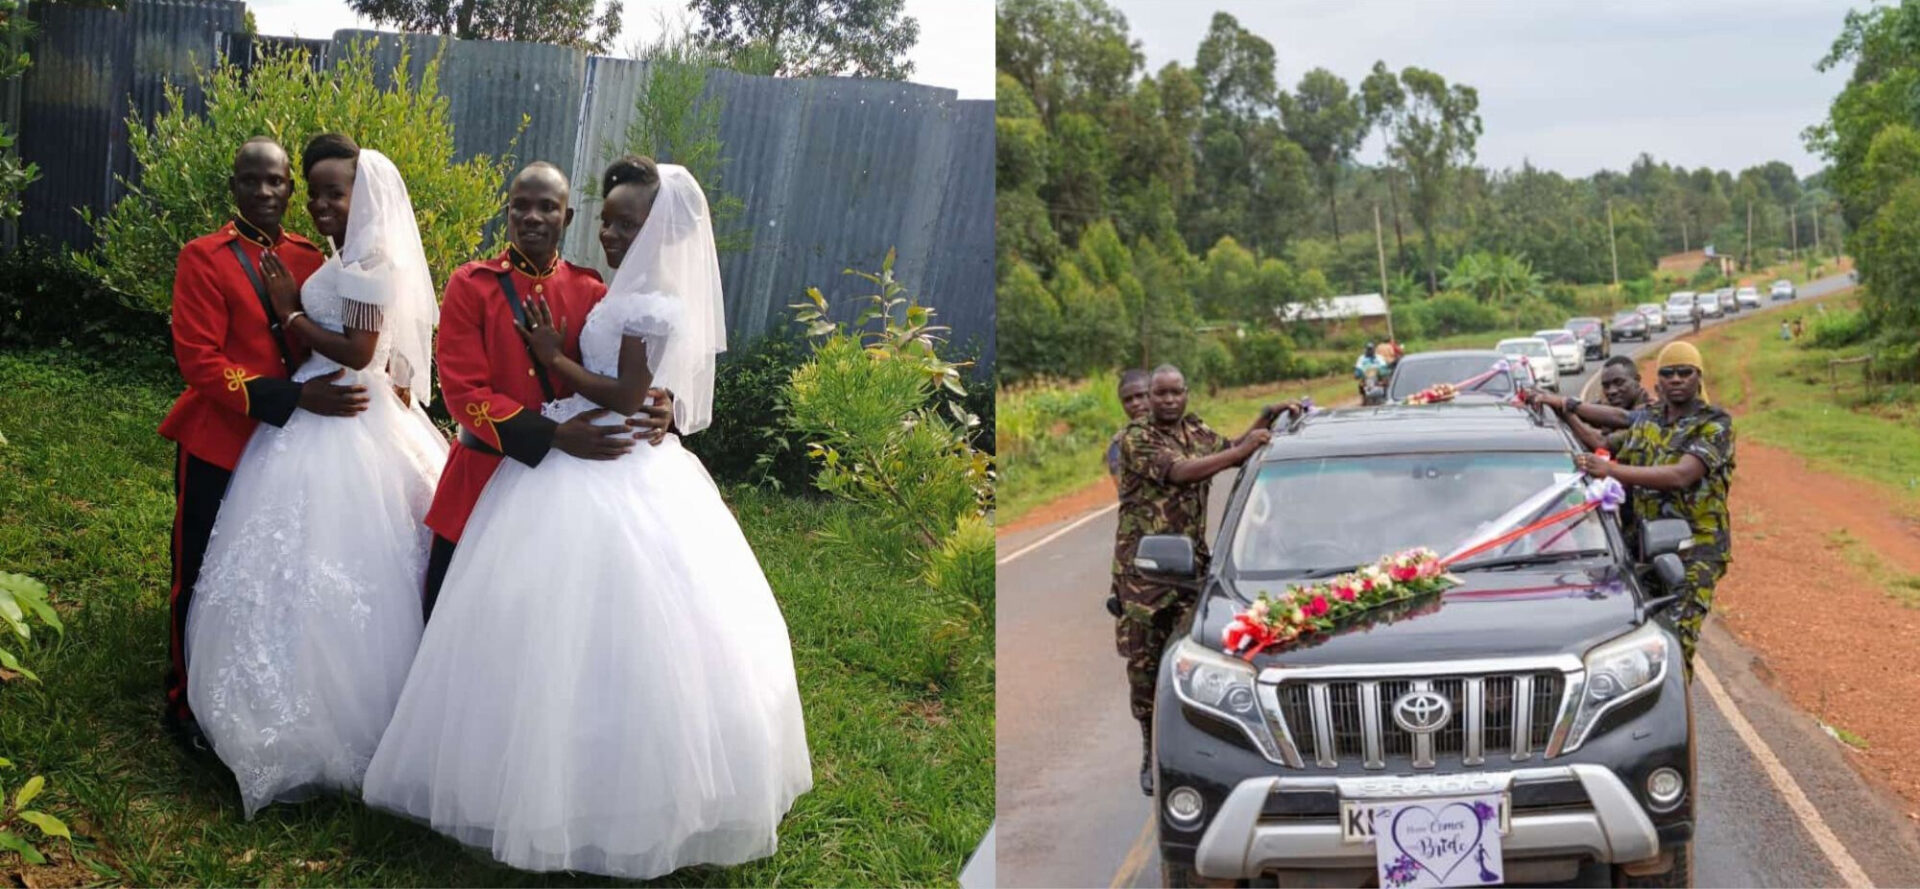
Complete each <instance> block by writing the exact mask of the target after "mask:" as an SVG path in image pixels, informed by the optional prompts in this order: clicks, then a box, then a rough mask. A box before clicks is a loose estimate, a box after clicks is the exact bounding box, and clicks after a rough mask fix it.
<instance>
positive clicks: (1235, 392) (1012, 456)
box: [994, 374, 1354, 526]
mask: <svg viewBox="0 0 1920 889" xmlns="http://www.w3.org/2000/svg"><path fill="white" fill-rule="evenodd" d="M1353 387H1354V383H1353V380H1352V379H1351V378H1350V377H1347V376H1329V377H1319V378H1315V379H1310V380H1288V381H1285V382H1280V383H1269V384H1264V385H1259V386H1241V387H1235V388H1226V389H1220V390H1219V391H1217V392H1211V393H1210V392H1207V391H1205V390H1204V389H1203V388H1201V387H1195V388H1194V389H1193V391H1192V395H1191V399H1190V403H1189V410H1191V411H1192V412H1193V413H1196V414H1198V415H1200V417H1202V418H1203V419H1205V420H1206V421H1207V423H1208V424H1209V425H1211V426H1213V427H1214V428H1215V429H1217V430H1219V431H1220V432H1221V433H1222V434H1225V435H1233V436H1238V435H1239V434H1240V433H1242V432H1245V431H1246V429H1247V427H1248V426H1250V425H1251V424H1252V423H1253V421H1254V419H1255V418H1256V417H1258V416H1259V415H1260V408H1262V407H1264V406H1266V405H1268V404H1271V403H1273V402H1275V401H1291V400H1294V399H1297V398H1300V397H1301V396H1303V395H1310V396H1312V397H1313V400H1314V403H1315V404H1318V405H1320V406H1323V407H1329V406H1332V405H1334V404H1338V403H1341V402H1342V401H1345V400H1348V399H1351V398H1352V397H1353V395H1354V388H1353ZM994 420H995V424H994V425H995V429H994V443H995V446H996V447H997V449H998V453H997V455H996V456H997V457H998V460H999V464H1000V476H999V480H998V485H997V486H996V488H995V490H994V505H995V509H996V516H995V518H996V520H997V521H998V522H999V523H1000V524H1001V525H1003V526H1004V525H1006V524H1007V523H1009V522H1012V521H1014V520H1016V519H1018V518H1020V517H1021V516H1022V515H1025V514H1026V513H1027V512H1029V511H1031V510H1033V509H1034V508H1036V507H1038V506H1041V505H1043V504H1046V503H1048V502H1050V501H1052V500H1054V499H1056V498H1059V497H1062V496H1064V495H1067V494H1071V493H1073V492H1075V491H1079V490H1081V489H1083V488H1085V487H1087V486H1088V485H1092V484H1095V483H1097V482H1099V481H1100V480H1101V479H1102V478H1103V477H1105V476H1106V473H1107V466H1106V454H1107V442H1108V441H1109V440H1110V439H1112V437H1113V434H1114V433H1115V432H1118V431H1119V430H1120V427H1121V426H1123V425H1125V422H1126V413H1125V412H1124V411H1122V410H1121V409H1120V396H1119V393H1118V391H1117V380H1116V378H1115V376H1114V375H1113V374H1102V375H1098V376H1095V377H1093V378H1091V379H1086V380H1077V381H1073V382H1060V381H1047V382H1041V383H1036V384H1031V385H1024V386H1020V387H1017V388H1013V389H1002V390H1000V391H999V392H998V393H997V395H996V399H995V405H994Z"/></svg>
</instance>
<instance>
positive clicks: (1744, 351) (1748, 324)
mask: <svg viewBox="0 0 1920 889" xmlns="http://www.w3.org/2000/svg"><path fill="white" fill-rule="evenodd" d="M1801 303H1802V305H1798V306H1795V307H1793V308H1789V309H1785V310H1782V311H1779V312H1773V313H1769V314H1767V315H1763V316H1759V317H1755V318H1750V319H1742V320H1739V321H1735V322H1733V323H1731V324H1728V325H1725V326H1724V327H1721V328H1719V329H1717V330H1715V331H1712V332H1711V333H1710V335H1708V336H1705V337H1703V338H1702V339H1701V346H1702V356H1703V357H1704V358H1705V360H1706V364H1707V394H1708V395H1709V397H1710V399H1711V400H1712V401H1713V402H1714V403H1716V404H1720V405H1726V406H1733V407H1739V408H1742V409H1743V410H1744V413H1743V414H1742V415H1741V416H1740V417H1739V418H1738V420H1737V421H1736V422H1735V425H1734V430H1735V434H1736V436H1737V440H1738V441H1759V442H1764V443H1766V444H1769V445H1773V446H1776V447H1781V448H1785V449H1787V450H1790V451H1792V452H1794V453H1796V454H1799V455H1800V456H1802V457H1804V458H1806V459H1807V460H1808V461H1809V462H1810V463H1812V464H1813V465H1814V466H1815V467H1817V468H1819V469H1820V470H1822V471H1826V472H1833V473H1837V474H1841V475H1846V476H1851V477H1853V478H1857V479H1861V480H1864V481H1868V482H1873V483H1875V484H1877V485H1879V486H1881V487H1882V488H1884V489H1885V490H1886V491H1887V492H1888V493H1889V495H1890V498H1891V499H1892V500H1893V501H1894V502H1895V504H1896V505H1897V506H1900V507H1903V508H1905V509H1907V510H1909V511H1912V510H1915V509H1920V425H1916V424H1915V422H1914V420H1915V418H1916V417H1920V391H1916V390H1915V388H1914V387H1912V386H1882V387H1879V389H1878V391H1877V396H1876V398H1875V399H1873V400H1872V401H1868V400H1866V399H1865V398H1864V392H1863V390H1862V388H1861V386H1860V384H1859V368H1858V367H1853V368H1842V381H1843V383H1844V382H1845V381H1846V380H1847V379H1848V377H1847V376H1846V375H1847V374H1851V379H1852V383H1851V384H1850V385H1843V386H1842V388H1841V392H1840V394H1839V395H1838V396H1836V395H1835V394H1834V392H1833V390H1832V388H1830V386H1829V385H1828V377H1827V362H1828V360H1830V359H1834V358H1850V357H1854V356H1857V355H1861V354H1865V352H1866V351H1867V348H1868V347H1867V346H1864V345H1863V346H1853V347H1848V348H1844V349H1820V348H1814V347H1812V346H1811V344H1810V343H1808V342H1807V340H1805V339H1802V340H1796V341H1794V342H1786V341H1783V340H1781V339H1780V322H1781V321H1782V320H1790V319H1792V318H1793V317H1795V316H1796V315H1797V316H1802V317H1804V318H1805V319H1806V320H1807V322H1808V323H1807V325H1806V326H1807V328H1808V329H1809V331H1810V330H1811V329H1812V327H1813V325H1812V320H1813V318H1814V316H1815V315H1816V314H1818V312H1819V308H1818V307H1819V305H1821V304H1823V303H1824V304H1825V305H1826V306H1827V307H1828V311H1840V310H1844V309H1850V308H1853V307H1854V306H1855V305H1856V304H1857V297H1855V296H1853V295H1851V294H1837V295H1834V296H1831V297H1823V298H1821V299H1818V300H1802V301H1801ZM1736 454H1737V451H1736ZM1736 459H1737V456H1736Z"/></svg>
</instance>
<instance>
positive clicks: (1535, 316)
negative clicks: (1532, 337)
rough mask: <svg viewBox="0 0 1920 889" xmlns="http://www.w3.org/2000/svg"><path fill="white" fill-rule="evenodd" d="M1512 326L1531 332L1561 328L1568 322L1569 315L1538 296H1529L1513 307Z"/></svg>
mask: <svg viewBox="0 0 1920 889" xmlns="http://www.w3.org/2000/svg"><path fill="white" fill-rule="evenodd" d="M1511 317H1512V322H1511V323H1512V325H1513V326H1514V327H1523V328H1528V329H1531V330H1541V329H1544V328H1548V327H1559V326H1560V325H1561V324H1562V323H1564V322H1565V321H1566V317H1567V313H1566V311H1565V310H1563V309H1561V308H1560V307H1559V306H1556V305H1554V304H1553V303H1550V302H1548V301H1546V300H1544V299H1541V298H1540V297H1537V296H1529V297H1527V298H1526V299H1523V300H1521V301H1520V302H1519V303H1518V304H1517V305H1515V306H1514V307H1513V312H1512V315H1511Z"/></svg>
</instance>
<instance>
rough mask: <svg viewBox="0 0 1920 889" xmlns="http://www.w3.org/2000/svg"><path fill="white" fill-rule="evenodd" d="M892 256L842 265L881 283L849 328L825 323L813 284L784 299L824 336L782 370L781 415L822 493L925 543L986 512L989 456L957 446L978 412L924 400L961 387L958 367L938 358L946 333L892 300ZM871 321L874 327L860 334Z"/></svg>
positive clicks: (898, 296)
mask: <svg viewBox="0 0 1920 889" xmlns="http://www.w3.org/2000/svg"><path fill="white" fill-rule="evenodd" d="M893 262H894V253H893V251H888V253H887V258H886V261H885V262H884V264H883V265H882V266H881V271H880V273H879V274H877V275H874V274H867V273H864V272H852V271H851V270H849V272H850V273H851V274H856V275H858V276H859V277H861V278H864V279H866V280H868V281H870V282H872V283H874V284H877V285H879V287H880V292H879V293H878V294H875V295H873V296H872V297H871V301H872V303H873V306H872V307H871V308H869V309H867V310H866V311H864V312H862V313H861V315H860V317H859V319H858V320H857V321H855V322H854V323H853V325H852V326H851V327H850V328H843V327H842V326H841V325H840V324H838V323H836V322H833V321H829V320H827V318H826V313H827V303H826V298H825V297H823V296H821V295H820V291H819V290H818V289H817V288H808V290H807V297H808V299H809V302H805V303H800V304H798V305H796V306H794V308H795V309H796V310H797V315H796V317H797V318H798V320H799V321H800V322H801V323H802V324H805V325H807V332H808V335H810V336H824V337H826V340H825V341H824V342H822V343H821V344H820V346H819V347H818V348H817V349H816V350H815V351H814V353H813V357H812V358H810V359H809V360H808V361H807V363H806V364H805V365H803V366H801V367H800V368H799V369H798V370H795V371H794V372H793V375H792V378H791V380H790V382H789V383H788V387H787V394H786V401H787V422H788V423H789V424H791V426H792V428H793V429H795V430H797V431H798V432H800V433H801V434H802V435H804V436H805V437H806V440H807V449H808V454H809V455H810V456H811V457H813V458H814V459H815V460H817V461H819V463H820V473H819V475H818V476H817V477H816V479H815V483H816V484H817V485H818V486H819V487H820V489H821V490H823V491H826V492H827V493H829V494H833V495H835V496H837V497H841V498H843V499H846V500H850V501H853V502H856V503H862V504H866V505H868V506H871V507H872V508H874V509H875V510H877V511H878V512H879V513H880V514H881V515H883V516H885V517H887V519H888V520H889V521H890V522H892V523H893V524H894V525H895V526H896V527H898V528H900V529H902V530H904V531H909V532H911V533H913V534H915V535H917V536H918V537H919V538H920V540H921V542H922V543H924V544H925V545H926V546H928V547H934V546H938V545H939V544H940V542H941V540H943V539H944V538H945V537H946V536H947V535H948V534H949V533H952V529H953V528H954V527H955V523H956V522H957V521H958V520H959V519H960V517H961V516H963V515H967V514H969V513H983V512H984V511H985V510H986V509H988V508H990V505H991V502H992V496H993V494H992V484H993V481H992V476H993V472H992V460H991V458H989V457H988V456H987V455H986V454H984V453H981V452H980V451H978V450H976V449H975V448H974V447H973V446H972V445H971V444H969V443H968V434H969V430H970V429H971V428H972V426H973V425H974V424H976V423H978V422H979V418H978V417H975V416H973V415H970V414H967V413H965V412H964V411H961V410H958V409H957V408H950V409H949V411H948V412H947V415H946V416H942V415H941V414H940V413H939V411H938V409H937V408H936V407H935V406H934V405H935V404H936V401H935V397H934V392H935V390H936V388H941V387H944V388H946V389H948V390H949V391H951V392H953V393H954V394H961V395H964V394H965V391H966V387H965V386H963V385H962V384H961V382H960V369H961V366H960V365H959V364H957V363H954V362H949V361H947V360H945V359H943V358H941V357H940V356H939V354H938V346H939V344H940V343H942V342H943V341H944V340H943V337H942V336H941V334H942V333H943V332H944V331H945V330H946V328H944V327H939V326H936V325H934V324H933V323H932V318H933V310H932V309H930V308H928V307H926V306H922V305H919V304H918V303H916V302H914V301H913V300H912V299H910V298H908V297H906V296H903V295H902V294H904V293H905V288H904V287H903V286H902V285H901V284H900V283H899V282H898V281H897V280H895V278H894V277H893ZM874 321H879V322H881V323H882V326H881V329H880V330H878V331H873V330H867V329H866V328H867V327H868V326H869V325H870V324H871V323H872V322H874Z"/></svg>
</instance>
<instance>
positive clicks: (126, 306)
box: [0, 244, 172, 368]
mask: <svg viewBox="0 0 1920 889" xmlns="http://www.w3.org/2000/svg"><path fill="white" fill-rule="evenodd" d="M0 347H8V348H22V349H26V348H57V349H63V350H69V351H72V352H73V353H75V354H80V355H91V356H101V357H110V358H111V359H112V360H113V361H114V362H116V363H122V364H124V363H127V362H129V361H132V362H134V363H136V364H138V363H151V364H154V365H155V366H159V367H167V368H171V362H172V353H171V352H170V351H169V349H170V347H169V340H168V332H167V317H166V316H165V315H163V314H160V313H159V312H155V311H154V310H153V309H152V308H150V307H148V306H146V305H143V304H140V303H138V302H135V301H134V299H133V298H132V297H130V296H128V295H127V294H124V293H121V292H119V291H117V290H114V289H113V288H111V287H108V286H107V285H105V284H102V283H100V281H99V279H97V278H95V277H94V276H92V275H90V274H88V273H87V272H86V270H85V269H82V268H81V267H80V264H79V263H78V262H76V261H75V258H74V256H73V255H72V254H70V253H67V252H65V251H64V250H61V249H59V248H53V247H48V246H45V245H41V244H27V245H23V246H21V247H18V248H16V249H15V250H13V252H11V253H6V254H0Z"/></svg>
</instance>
